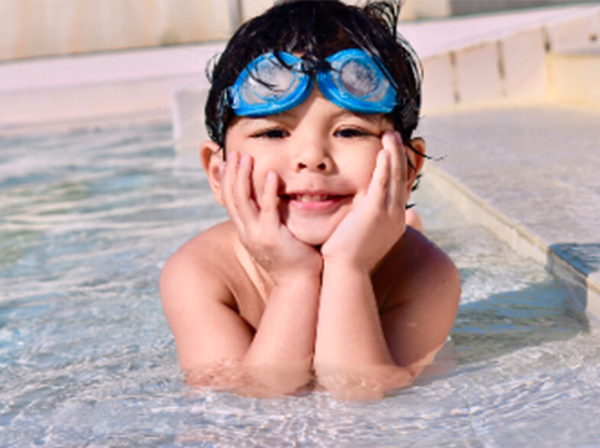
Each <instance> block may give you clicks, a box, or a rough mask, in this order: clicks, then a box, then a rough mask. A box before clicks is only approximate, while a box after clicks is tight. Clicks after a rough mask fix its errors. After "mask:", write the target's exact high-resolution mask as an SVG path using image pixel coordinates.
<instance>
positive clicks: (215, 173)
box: [200, 140, 225, 206]
mask: <svg viewBox="0 0 600 448" xmlns="http://www.w3.org/2000/svg"><path fill="white" fill-rule="evenodd" d="M200 162H201V163H202V167H203V168H204V171H205V172H206V178H207V179H208V183H209V185H210V189H211V190H212V193H213V196H214V197H215V199H216V201H217V202H218V203H219V204H221V205H222V206H225V205H224V202H223V196H222V194H221V172H220V169H219V166H220V165H221V162H223V148H221V147H220V146H219V145H217V144H216V143H215V142H213V141H210V140H207V141H205V142H203V143H202V145H200Z"/></svg>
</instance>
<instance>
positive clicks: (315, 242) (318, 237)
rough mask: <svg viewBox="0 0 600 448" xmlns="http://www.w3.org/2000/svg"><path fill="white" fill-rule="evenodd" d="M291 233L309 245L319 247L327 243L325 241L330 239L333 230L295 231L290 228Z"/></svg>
mask: <svg viewBox="0 0 600 448" xmlns="http://www.w3.org/2000/svg"><path fill="white" fill-rule="evenodd" d="M290 232H291V234H292V235H293V236H294V237H295V238H296V239H297V240H298V241H301V242H302V243H304V244H308V245H309V246H314V247H319V246H322V245H323V244H325V241H327V240H328V239H329V237H330V236H331V232H322V231H320V232H306V231H301V230H300V231H297V232H295V231H294V230H293V229H290Z"/></svg>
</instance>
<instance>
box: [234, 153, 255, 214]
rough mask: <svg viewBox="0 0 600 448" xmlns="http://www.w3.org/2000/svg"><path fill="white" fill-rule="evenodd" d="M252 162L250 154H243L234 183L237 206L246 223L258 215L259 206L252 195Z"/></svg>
mask: <svg viewBox="0 0 600 448" xmlns="http://www.w3.org/2000/svg"><path fill="white" fill-rule="evenodd" d="M252 164H253V160H252V157H250V156H249V155H248V154H244V155H242V156H241V158H240V160H239V163H238V166H237V172H236V177H235V183H234V199H235V206H236V209H237V211H238V214H239V217H240V219H241V220H242V221H243V222H244V223H246V224H248V223H250V222H252V221H254V220H256V219H257V216H258V206H257V204H256V202H255V201H254V198H253V197H252Z"/></svg>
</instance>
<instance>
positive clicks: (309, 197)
mask: <svg viewBox="0 0 600 448" xmlns="http://www.w3.org/2000/svg"><path fill="white" fill-rule="evenodd" d="M345 197H346V195H338V194H323V193H319V194H306V193H292V194H284V195H281V199H283V200H284V201H294V202H306V203H309V202H329V201H339V200H341V199H343V198H345Z"/></svg>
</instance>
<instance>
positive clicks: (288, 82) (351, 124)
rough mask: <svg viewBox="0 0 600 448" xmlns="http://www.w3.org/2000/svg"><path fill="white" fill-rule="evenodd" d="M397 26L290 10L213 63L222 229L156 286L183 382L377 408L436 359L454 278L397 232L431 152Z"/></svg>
mask: <svg viewBox="0 0 600 448" xmlns="http://www.w3.org/2000/svg"><path fill="white" fill-rule="evenodd" d="M398 12H399V6H398V5H397V4H396V3H393V2H391V1H388V2H377V3H371V4H368V5H367V6H365V7H364V8H358V7H353V6H348V5H345V4H343V3H341V2H338V1H291V2H290V1H288V2H284V3H282V4H279V5H276V6H274V7H273V8H271V9H270V10H268V11H267V12H265V13H264V14H263V15H261V16H259V17H257V18H255V19H253V20H251V21H249V22H247V23H246V24H244V25H243V26H242V27H241V28H240V29H239V30H238V32H237V33H236V34H235V35H234V36H233V37H232V38H231V40H230V41H229V43H228V45H227V48H226V49H225V51H224V53H223V54H222V55H221V56H220V59H219V60H218V62H217V63H216V64H215V66H214V69H213V72H212V86H211V90H210V93H209V97H208V101H207V104H206V117H207V119H206V122H207V127H208V129H209V133H210V136H211V138H212V141H208V142H205V143H203V144H202V147H201V161H202V164H203V166H204V169H205V170H206V175H207V178H208V181H209V183H210V187H211V189H212V192H213V194H214V196H215V198H216V200H217V201H218V202H219V203H220V204H221V205H223V206H225V207H226V209H227V212H228V214H229V217H230V220H229V221H227V222H224V223H221V224H219V225H216V226H214V227H212V228H210V229H208V230H207V231H205V232H203V233H201V234H200V235H198V236H196V237H195V238H194V239H192V240H191V241H189V242H188V243H186V244H185V245H184V246H183V247H181V248H180V249H179V250H178V251H177V252H176V253H175V254H174V255H173V256H172V257H171V258H170V259H169V260H168V262H167V263H166V265H165V268H164V270H163V273H162V276H161V285H160V286H161V288H160V289H161V297H162V302H163V307H164V311H165V314H166V316H167V319H168V321H169V324H170V326H171V329H172V331H173V334H174V337H175V342H176V345H177V352H178V356H179V363H180V366H181V368H182V369H183V371H184V372H185V373H186V374H187V379H188V382H190V383H191V384H201V385H212V386H217V387H225V388H231V389H236V390H237V391H239V392H241V393H246V394H254V395H263V396H264V395H280V394H286V393H293V392H295V391H297V390H299V389H300V388H302V387H303V386H306V385H307V384H317V385H320V386H323V387H325V388H327V389H328V390H329V391H330V392H332V393H333V394H334V395H336V396H340V397H345V398H373V397H379V396H381V395H382V394H383V392H385V391H386V390H389V389H393V388H398V387H403V386H406V385H409V384H410V383H411V381H412V380H413V379H414V378H415V377H416V376H417V375H418V374H419V373H420V372H421V370H422V369H423V368H424V367H425V366H426V365H427V364H429V363H430V362H431V361H432V359H433V357H434V355H435V353H436V352H437V351H438V350H439V349H440V348H441V347H442V346H443V344H444V343H445V341H446V338H447V336H448V333H449V331H450V328H451V326H452V323H453V320H454V317H455V315H456V311H457V307H458V302H459V296H460V279H459V276H458V273H457V270H456V268H455V267H454V265H453V263H452V262H451V261H450V260H449V258H448V257H447V256H446V255H445V254H444V253H443V252H442V251H441V250H440V249H438V248H437V247H436V246H435V245H434V244H433V243H431V242H430V241H429V240H427V238H425V237H424V236H423V235H422V234H421V233H420V232H417V231H416V230H414V229H412V228H411V227H407V226H406V203H407V199H408V196H409V193H410V191H411V189H412V187H413V184H414V182H415V179H416V177H417V174H418V172H419V170H420V168H421V166H422V164H423V159H424V154H425V142H424V141H423V140H421V139H419V138H415V139H411V134H412V132H413V131H414V129H415V128H416V126H417V121H418V112H419V109H418V108H419V104H420V80H419V75H418V73H419V72H418V69H417V65H416V63H415V59H414V57H413V55H412V53H411V52H410V50H409V47H408V45H407V44H406V43H403V42H402V41H400V40H399V39H397V37H396V24H397V23H396V22H397V16H398ZM407 148H408V150H407Z"/></svg>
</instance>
